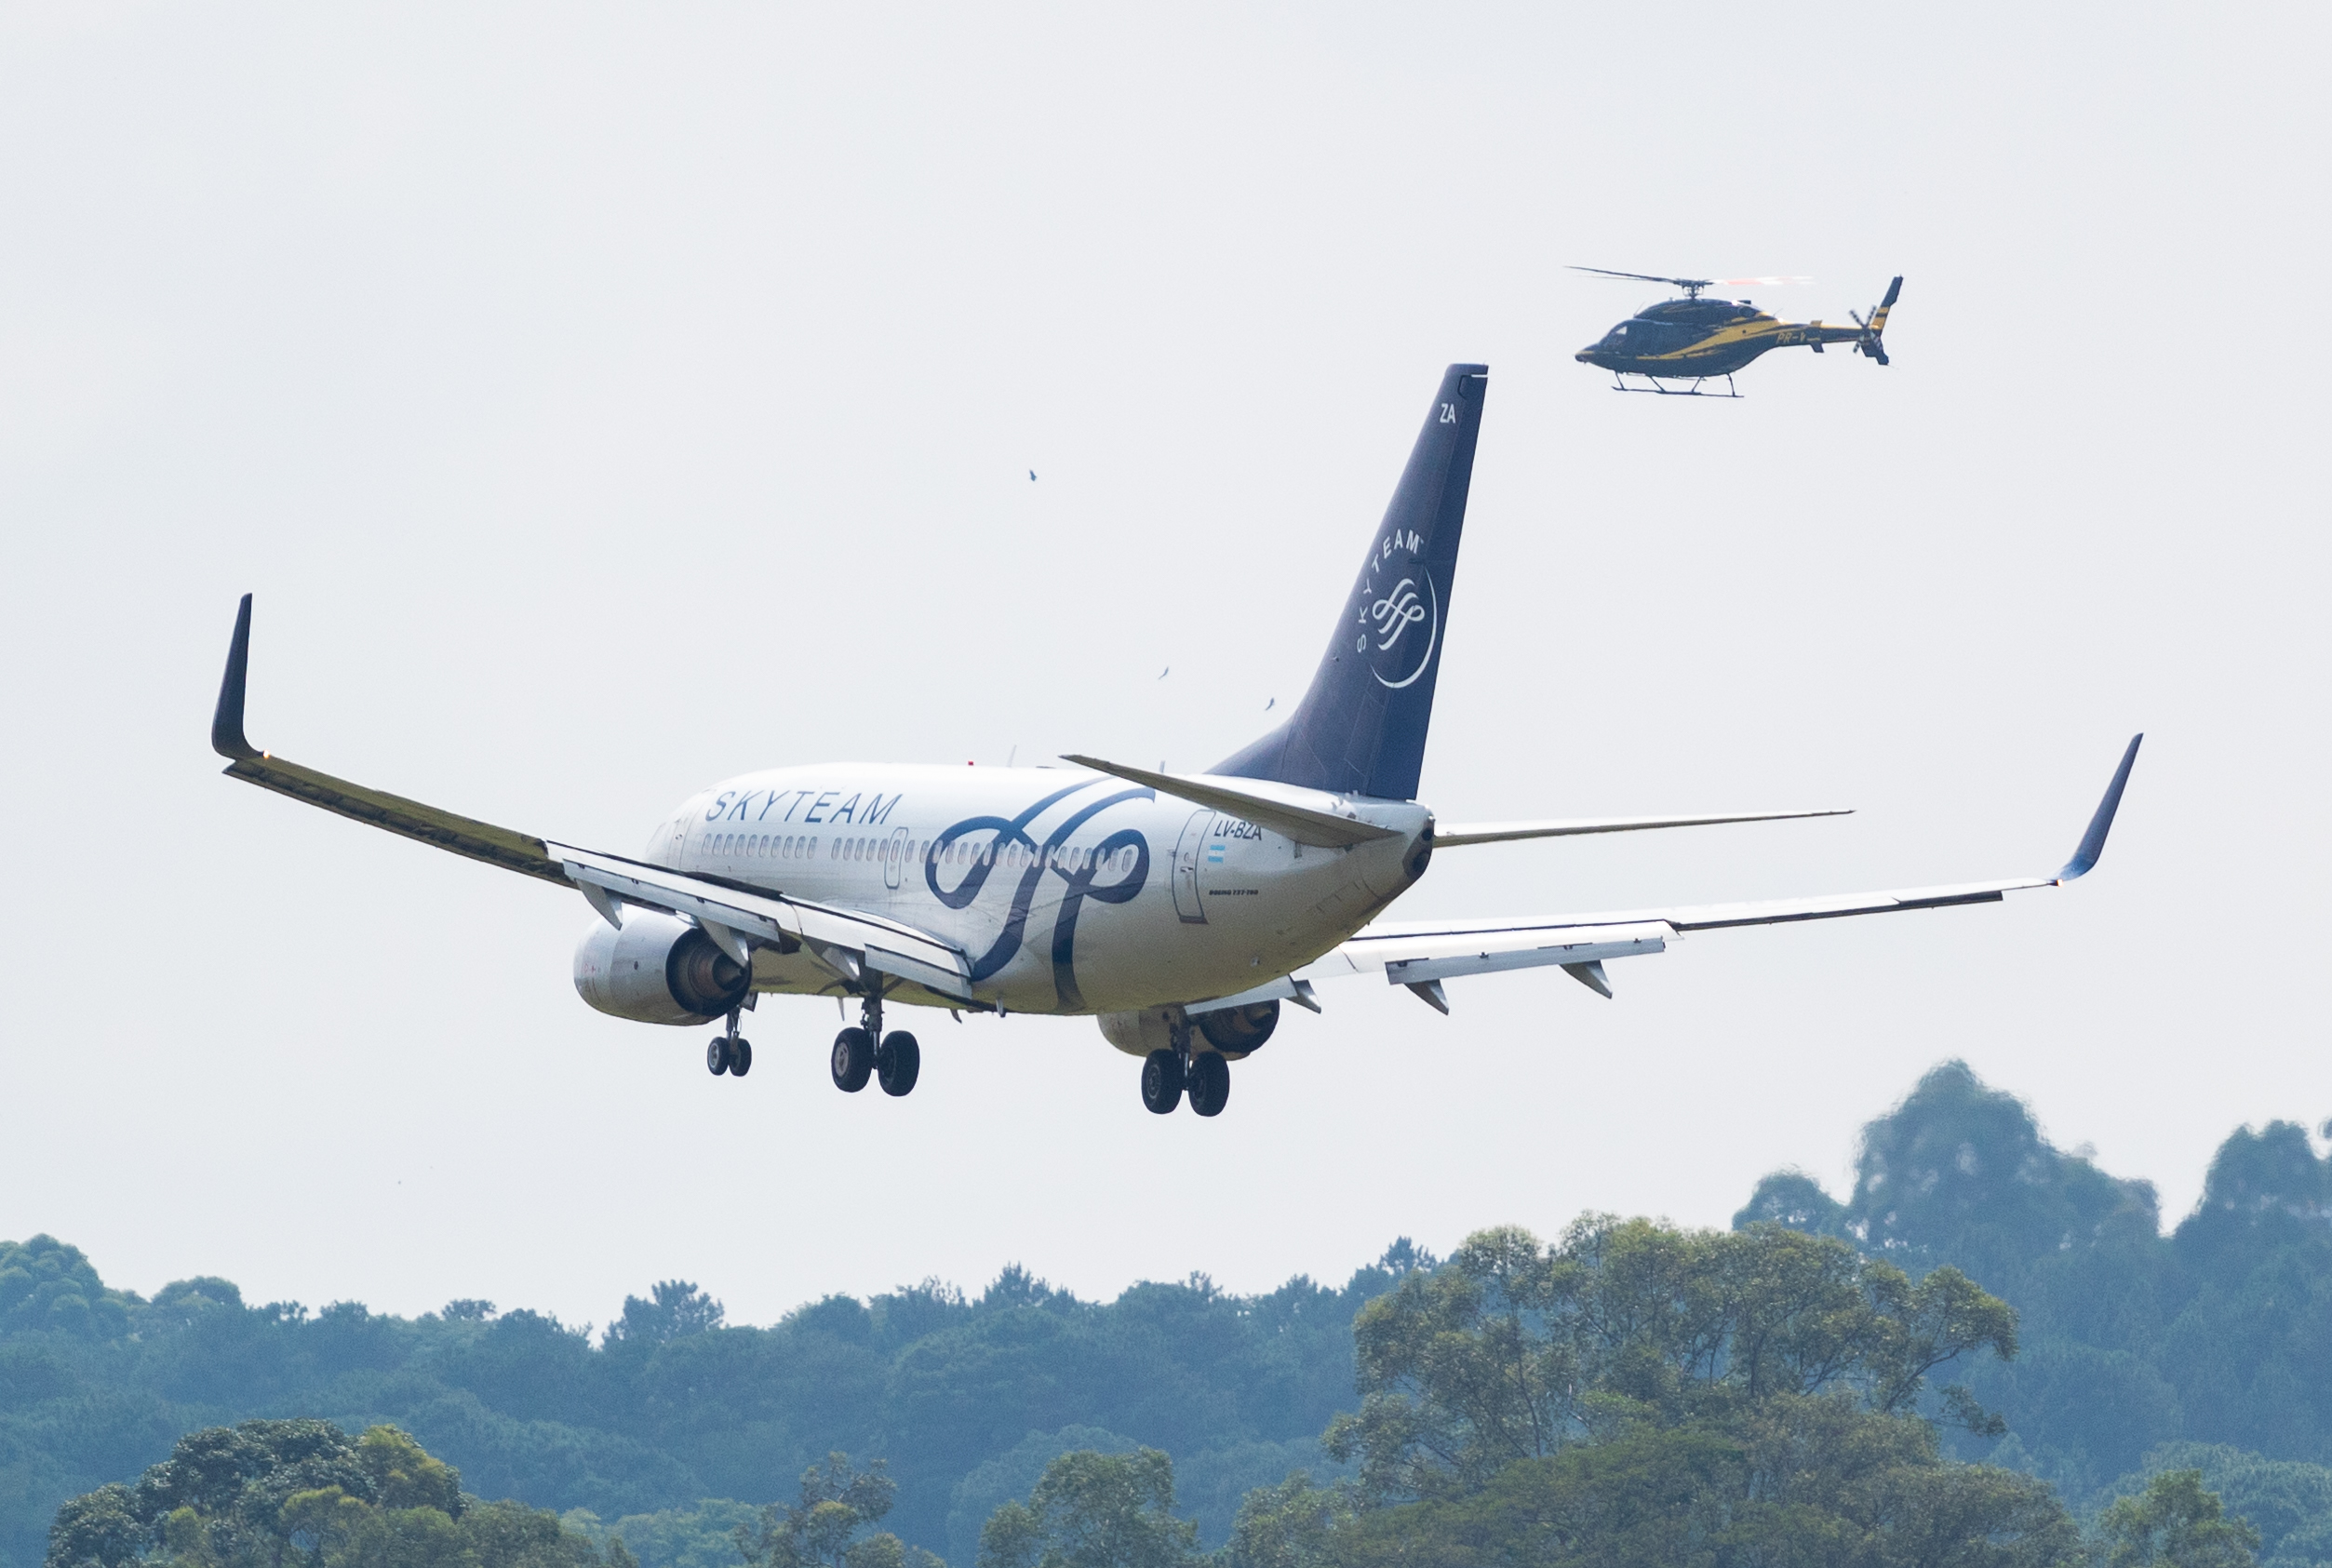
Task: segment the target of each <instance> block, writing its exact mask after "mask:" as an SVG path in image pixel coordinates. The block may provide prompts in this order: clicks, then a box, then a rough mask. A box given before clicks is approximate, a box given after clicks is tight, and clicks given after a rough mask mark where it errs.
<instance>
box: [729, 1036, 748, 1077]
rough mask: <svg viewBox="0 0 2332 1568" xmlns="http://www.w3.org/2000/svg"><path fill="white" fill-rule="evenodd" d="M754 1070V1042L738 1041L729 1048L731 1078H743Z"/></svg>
mask: <svg viewBox="0 0 2332 1568" xmlns="http://www.w3.org/2000/svg"><path fill="white" fill-rule="evenodd" d="M752 1070H753V1042H752V1041H751V1040H749V1039H737V1040H734V1041H732V1042H730V1047H729V1076H730V1078H743V1077H744V1076H745V1074H747V1073H749V1072H751V1071H752Z"/></svg>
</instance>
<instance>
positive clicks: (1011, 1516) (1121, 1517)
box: [979, 1448, 1199, 1568]
mask: <svg viewBox="0 0 2332 1568" xmlns="http://www.w3.org/2000/svg"><path fill="white" fill-rule="evenodd" d="M1198 1548H1199V1530H1198V1526H1197V1525H1195V1524H1192V1523H1190V1522H1189V1521H1186V1520H1180V1519H1176V1518H1175V1517H1174V1462H1173V1460H1172V1459H1169V1458H1168V1457H1167V1456H1166V1455H1165V1454H1161V1453H1159V1451H1158V1450H1157V1449H1155V1448H1144V1449H1137V1450H1136V1451H1135V1452H1133V1453H1132V1454H1096V1453H1094V1452H1093V1451H1092V1450H1091V1449H1080V1450H1079V1451H1078V1452H1076V1453H1074V1454H1062V1455H1061V1457H1059V1458H1058V1459H1055V1460H1054V1461H1052V1464H1050V1465H1048V1466H1046V1467H1045V1472H1044V1475H1043V1477H1042V1478H1041V1479H1040V1480H1039V1481H1038V1482H1037V1488H1036V1490H1035V1491H1034V1492H1032V1493H1030V1494H1028V1501H1027V1502H1025V1503H1006V1504H1005V1505H1004V1506H1003V1507H1002V1508H998V1509H997V1510H996V1512H995V1513H994V1514H992V1515H990V1516H989V1519H988V1522H987V1525H986V1527H985V1528H984V1529H983V1530H982V1531H981V1532H980V1562H979V1568H1173V1565H1175V1564H1181V1563H1191V1562H1195V1561H1198Z"/></svg>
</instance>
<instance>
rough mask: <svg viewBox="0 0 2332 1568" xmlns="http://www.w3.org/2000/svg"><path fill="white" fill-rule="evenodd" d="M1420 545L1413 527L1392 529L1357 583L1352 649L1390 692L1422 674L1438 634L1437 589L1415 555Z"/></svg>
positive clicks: (1439, 609) (1431, 661) (1439, 593)
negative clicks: (1357, 631)
mask: <svg viewBox="0 0 2332 1568" xmlns="http://www.w3.org/2000/svg"><path fill="white" fill-rule="evenodd" d="M1424 543H1425V541H1424V539H1423V538H1422V537H1421V536H1419V535H1418V534H1417V532H1416V531H1415V530H1414V529H1394V530H1393V531H1392V532H1390V533H1388V534H1387V535H1386V536H1385V537H1384V538H1383V539H1381V540H1379V541H1378V542H1377V545H1376V554H1375V555H1374V556H1372V557H1370V560H1369V567H1368V574H1367V575H1366V576H1365V577H1363V578H1362V579H1361V582H1360V635H1359V637H1357V638H1356V639H1355V642H1354V651H1355V652H1357V653H1359V654H1360V655H1362V656H1363V657H1364V658H1366V659H1367V660H1368V661H1369V669H1370V671H1371V673H1373V674H1374V676H1375V677H1376V680H1377V684H1378V685H1380V686H1383V687H1385V688H1386V689H1387V690H1393V691H1398V690H1401V688H1402V687H1404V686H1407V685H1409V684H1410V683H1411V682H1412V681H1414V680H1415V679H1416V678H1417V677H1419V676H1421V675H1423V674H1425V672H1426V667H1427V665H1428V664H1430V663H1433V650H1434V647H1435V645H1437V644H1438V643H1439V642H1440V641H1441V590H1440V589H1438V588H1437V587H1435V586H1434V583H1433V574H1432V573H1431V572H1430V571H1428V570H1426V565H1425V563H1424V562H1423V561H1421V560H1419V559H1418V558H1417V552H1418V551H1419V550H1420V549H1421V548H1422V547H1423V546H1424Z"/></svg>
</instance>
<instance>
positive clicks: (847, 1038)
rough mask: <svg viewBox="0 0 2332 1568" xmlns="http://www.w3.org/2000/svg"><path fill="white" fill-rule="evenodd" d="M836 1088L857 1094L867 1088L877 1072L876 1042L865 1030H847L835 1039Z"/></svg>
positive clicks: (846, 1092)
mask: <svg viewBox="0 0 2332 1568" xmlns="http://www.w3.org/2000/svg"><path fill="white" fill-rule="evenodd" d="M833 1067H834V1087H835V1088H837V1089H839V1090H840V1091H841V1092H843V1093H845V1094H855V1093H857V1092H859V1091H860V1090H862V1089H864V1088H865V1087H866V1079H867V1078H868V1076H869V1075H871V1074H872V1073H873V1072H874V1070H875V1042H874V1040H873V1039H872V1038H871V1037H870V1036H868V1034H867V1033H866V1031H865V1030H864V1029H845V1030H843V1031H842V1032H841V1033H840V1034H838V1035H837V1036H835V1037H834V1063H833Z"/></svg>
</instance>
